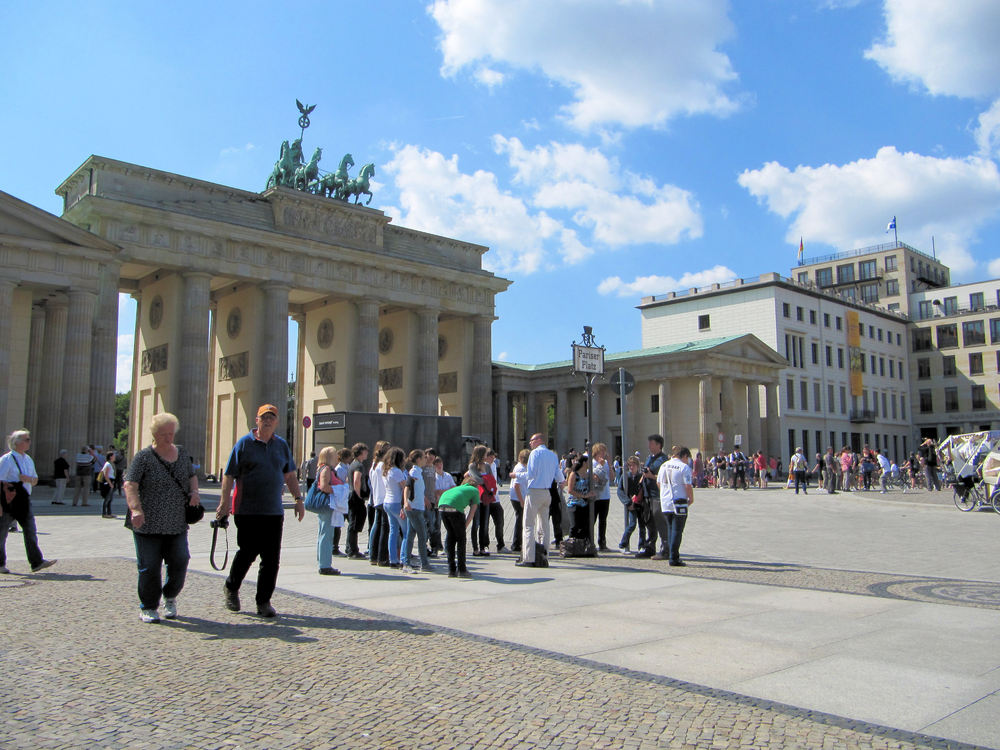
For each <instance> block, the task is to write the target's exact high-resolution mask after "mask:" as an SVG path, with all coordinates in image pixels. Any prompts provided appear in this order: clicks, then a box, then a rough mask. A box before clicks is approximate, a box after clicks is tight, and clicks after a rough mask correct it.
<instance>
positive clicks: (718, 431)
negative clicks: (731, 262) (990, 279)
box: [493, 334, 788, 460]
mask: <svg viewBox="0 0 1000 750" xmlns="http://www.w3.org/2000/svg"><path fill="white" fill-rule="evenodd" d="M787 365H788V363H787V361H786V360H785V358H784V357H781V356H780V355H779V354H778V353H777V352H775V351H774V350H773V349H772V348H771V347H769V346H767V345H766V344H764V343H763V342H762V341H761V340H760V339H758V338H757V337H756V336H755V335H753V334H744V335H733V336H726V337H718V338H714V339H704V340H701V341H697V342H686V343H678V344H671V345H667V346H656V347H648V348H645V349H640V350H636V351H627V352H618V353H609V354H606V355H605V377H604V378H602V379H600V380H597V381H595V384H594V386H595V387H594V391H595V392H594V394H593V399H592V408H593V412H594V413H593V440H594V442H603V443H606V444H607V445H608V448H609V449H610V450H611V451H612V452H613V453H614V454H616V455H622V453H623V449H624V452H627V453H633V452H635V451H636V450H638V451H640V452H641V453H642V455H643V456H645V455H646V452H647V450H646V437H647V436H648V435H650V434H653V433H659V434H660V435H663V436H665V437H666V438H667V441H668V446H667V447H669V445H670V444H677V445H687V446H688V447H690V448H691V450H692V451H696V450H700V451H701V452H702V453H704V454H710V453H714V452H715V451H717V450H719V448H720V446H721V447H725V448H726V450H727V451H728V450H730V449H731V448H732V445H733V443H734V442H737V441H738V442H740V443H741V444H742V446H743V447H744V448H749V449H753V450H757V449H762V450H764V451H765V453H767V454H768V455H780V450H781V438H780V433H779V423H778V420H777V419H775V418H773V417H774V416H775V415H777V414H778V397H779V375H780V373H781V372H782V370H783V369H784V368H785V367H787ZM618 368H624V369H625V370H626V371H627V372H628V373H629V374H631V375H632V377H633V378H634V380H635V390H633V391H632V393H631V394H629V395H627V396H626V397H625V401H624V404H623V403H622V401H621V399H620V398H619V394H618V392H617V390H615V389H614V388H613V387H612V386H611V376H612V375H613V373H614V372H615V371H617V370H618ZM585 385H586V381H585V379H584V377H583V376H582V375H574V374H572V362H570V361H569V360H566V361H562V362H551V363H548V364H542V365H521V364H513V363H507V362H494V363H493V394H494V396H493V397H494V401H495V405H494V408H495V413H496V415H497V417H496V433H495V435H494V441H495V444H496V445H497V446H498V452H499V454H500V456H501V458H507V457H510V458H511V460H513V459H515V458H516V457H517V452H518V451H519V450H520V449H521V448H525V447H527V445H528V438H529V437H530V436H531V435H532V433H534V432H538V431H543V432H547V433H549V435H548V436H549V442H550V444H551V445H552V446H553V448H554V449H555V450H556V451H557V452H558V453H560V454H561V453H564V452H565V451H566V450H568V449H569V448H576V449H582V448H583V447H584V442H585V440H586V436H587V408H586V389H585ZM623 409H624V412H625V433H624V435H623V433H622V428H621V414H622V410H623ZM768 415H771V416H772V418H771V419H767V417H768ZM623 438H624V442H623Z"/></svg>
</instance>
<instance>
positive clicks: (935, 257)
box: [931, 234, 937, 260]
mask: <svg viewBox="0 0 1000 750" xmlns="http://www.w3.org/2000/svg"><path fill="white" fill-rule="evenodd" d="M931 255H933V256H934V260H937V247H935V245H934V235H933V234H932V235H931Z"/></svg>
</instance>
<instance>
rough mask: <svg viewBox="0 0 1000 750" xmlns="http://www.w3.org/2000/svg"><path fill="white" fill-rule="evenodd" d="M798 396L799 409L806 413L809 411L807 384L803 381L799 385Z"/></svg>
mask: <svg viewBox="0 0 1000 750" xmlns="http://www.w3.org/2000/svg"><path fill="white" fill-rule="evenodd" d="M799 396H800V403H799V408H800V409H802V410H803V411H806V410H807V409H809V384H808V383H807V382H806V381H804V380H803V381H801V382H800V383H799Z"/></svg>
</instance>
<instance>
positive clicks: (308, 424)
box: [302, 417, 313, 430]
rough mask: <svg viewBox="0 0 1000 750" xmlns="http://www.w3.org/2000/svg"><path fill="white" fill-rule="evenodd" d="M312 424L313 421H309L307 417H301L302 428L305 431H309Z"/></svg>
mask: <svg viewBox="0 0 1000 750" xmlns="http://www.w3.org/2000/svg"><path fill="white" fill-rule="evenodd" d="M312 423H313V421H312V420H311V419H309V417H302V426H303V427H305V428H306V429H307V430H308V429H309V426H310V425H311V424H312Z"/></svg>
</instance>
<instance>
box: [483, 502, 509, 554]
mask: <svg viewBox="0 0 1000 750" xmlns="http://www.w3.org/2000/svg"><path fill="white" fill-rule="evenodd" d="M479 511H480V516H479V548H480V549H482V550H489V548H490V528H489V527H490V519H491V518H492V519H493V538H494V539H495V540H496V543H497V549H498V550H499V549H500V548H501V547H504V546H506V545H504V543H503V506H502V505H500V501H499V500H494V501H493V502H492V503H480V505H479Z"/></svg>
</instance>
